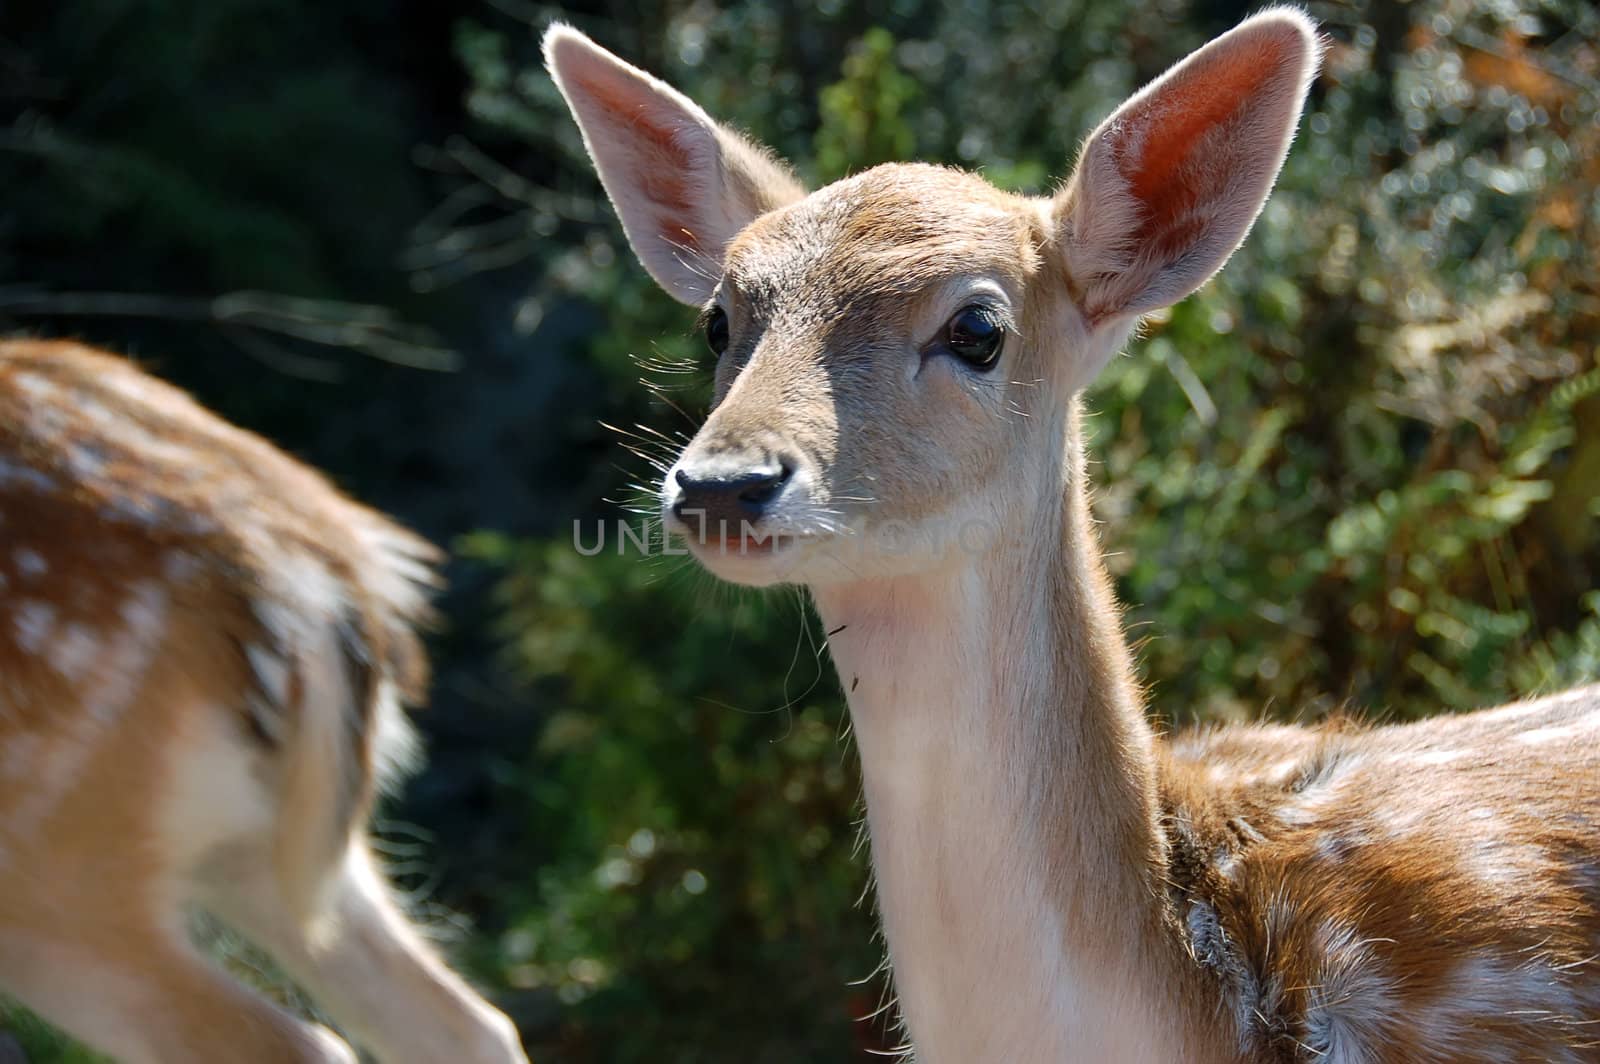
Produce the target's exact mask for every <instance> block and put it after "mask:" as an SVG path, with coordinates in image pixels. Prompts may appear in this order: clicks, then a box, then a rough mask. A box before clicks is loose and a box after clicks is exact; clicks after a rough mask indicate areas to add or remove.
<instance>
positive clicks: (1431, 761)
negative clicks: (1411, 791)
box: [1415, 750, 1467, 766]
mask: <svg viewBox="0 0 1600 1064" xmlns="http://www.w3.org/2000/svg"><path fill="white" fill-rule="evenodd" d="M1466 756H1467V754H1466V751H1465V750H1428V751H1426V752H1425V753H1421V754H1418V755H1417V756H1416V758H1415V761H1416V763H1417V764H1419V765H1428V766H1434V765H1448V764H1450V762H1452V761H1459V760H1461V759H1462V758H1463V757H1466Z"/></svg>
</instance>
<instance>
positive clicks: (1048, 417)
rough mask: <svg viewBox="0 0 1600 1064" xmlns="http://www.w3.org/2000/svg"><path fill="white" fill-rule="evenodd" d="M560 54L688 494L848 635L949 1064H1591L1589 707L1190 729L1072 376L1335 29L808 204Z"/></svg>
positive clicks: (872, 777)
mask: <svg viewBox="0 0 1600 1064" xmlns="http://www.w3.org/2000/svg"><path fill="white" fill-rule="evenodd" d="M544 47H545V55H546V60H547V63H548V65H549V67H550V70H551V72H552V73H553V75H554V77H555V81H556V83H557V85H558V86H559V87H560V89H561V91H562V93H563V94H564V95H565V98H566V100H567V103H568V104H569V106H570V107H571V109H572V112H573V114H574V116H575V117H576V119H577V122H578V125H579V127H580V129H581V132H582V134H583V137H584V141H585V143H586V145H587V147H588V150H589V153H590V155H591V157H592V158H593V161H594V163H595V165H596V168H597V169H598V171H599V175H600V179H601V182H602V183H603V184H604V186H605V189H606V191H607V192H608V194H609V195H610V198H611V200H612V202H613V203H614V205H615V207H616V209H617V212H618V214H619V215H620V216H621V219H622V224H623V228H624V230H625V232H626V235H627V237H628V240H629V242H630V244H631V245H632V247H633V249H634V251H635V253H636V254H637V255H638V257H639V259H640V261H641V262H642V264H643V265H644V267H645V268H646V270H648V271H649V272H650V274H651V275H652V276H653V277H654V278H655V279H656V280H657V281H658V282H659V283H660V284H661V285H662V286H663V287H664V288H665V289H666V290H667V292H668V293H670V294H671V295H673V296H675V297H676V298H678V299H679V300H681V301H683V302H685V303H689V304H691V305H694V306H698V307H700V308H701V309H702V313H703V315H704V318H703V321H704V328H705V333H706V337H707V340H708V342H709V344H710V346H711V348H712V350H713V351H714V352H715V353H716V355H717V366H716V374H715V393H714V400H715V401H714V405H713V408H712V411H711V414H710V416H709V418H708V420H707V421H706V423H705V424H704V426H703V427H702V428H701V429H700V431H699V432H698V434H697V435H696V436H695V437H694V439H693V440H692V441H691V442H690V443H689V444H688V446H687V447H686V448H685V449H684V450H683V452H682V454H681V456H680V457H679V458H678V459H677V461H676V463H675V464H674V465H673V467H672V468H671V470H670V472H669V473H668V475H667V476H666V478H665V482H664V483H663V485H662V488H661V498H660V505H661V509H662V513H663V517H664V519H665V521H666V522H667V524H668V525H669V527H672V528H674V529H676V531H678V532H679V533H681V534H682V535H683V536H684V537H685V538H686V539H687V541H688V545H689V548H690V550H691V552H692V553H693V554H694V555H695V556H696V558H697V559H698V560H699V561H700V562H701V563H703V564H704V566H705V567H706V568H707V569H709V570H710V571H711V572H713V573H714V574H716V575H718V576H720V577H723V578H725V579H728V580H730V581H734V582H737V583H741V584H749V585H768V584H773V583H778V582H792V583H798V584H802V585H804V586H806V587H807V588H808V589H809V591H810V593H811V595H812V597H813V600H814V603H815V606H816V609H817V611H818V612H819V614H820V616H821V620H822V622H823V623H824V625H825V627H826V629H827V631H828V633H829V638H828V646H829V649H830V652H831V655H832V658H833V661H834V665H835V667H836V669H837V671H838V674H839V677H840V679H841V681H842V683H843V686H844V688H845V690H846V692H847V697H848V702H849V709H850V717H851V721H852V725H853V729H854V734H855V737H856V742H857V744H858V746H859V751H860V757H861V766H862V774H863V778H864V784H865V796H866V808H867V825H868V831H869V835H870V839H871V853H872V863H873V867H874V871H875V875H876V882H877V891H878V899H879V908H880V912H881V917H882V922H883V926H884V930H885V933H886V938H887V942H888V947H889V955H890V960H891V962H892V969H893V978H894V983H895V989H896V991H897V993H898V997H899V1006H900V1009H901V1013H902V1016H903V1019H904V1022H905V1025H906V1029H907V1031H908V1032H909V1036H910V1042H911V1044H912V1047H913V1049H912V1051H913V1052H914V1053H915V1056H916V1059H917V1060H918V1061H919V1062H920V1064H975V1062H1007V1064H1023V1062H1052V1064H1053V1062H1059V1061H1068V1060H1072V1061H1091V1062H1103V1061H1116V1062H1124V1061H1153V1062H1172V1061H1183V1062H1212V1061H1262V1062H1265V1061H1307V1062H1309V1061H1321V1062H1324V1064H1335V1062H1337V1064H1354V1062H1358V1061H1513V1060H1515V1061H1535V1060H1538V1061H1577V1060H1596V1059H1600V967H1597V965H1600V961H1597V955H1600V688H1594V687H1590V688H1586V689H1583V690H1576V691H1571V692H1568V693H1566V694H1562V695H1557V696H1553V697H1548V698H1543V699H1540V700H1536V701H1530V702H1525V703H1521V704H1517V705H1512V706H1507V707H1503V708H1499V709H1494V710H1488V711H1484V712H1479V713H1475V714H1470V715H1463V716H1453V717H1443V718H1438V719H1433V720H1429V721H1426V722H1422V723H1415V724H1408V725H1404V726H1394V727H1373V728H1357V727H1331V726H1324V727H1305V728H1291V727H1269V726H1256V727H1235V728H1228V729H1222V730H1216V731H1203V732H1198V733H1193V734H1186V735H1178V736H1176V737H1173V738H1170V739H1169V738H1165V737H1162V736H1159V735H1157V734H1156V732H1155V731H1154V729H1153V728H1152V726H1151V724H1150V723H1149V722H1148V721H1147V719H1146V716H1145V713H1144V706H1143V698H1142V694H1141V689H1140V686H1139V683H1138V681H1137V680H1136V678H1135V675H1134V669H1133V667H1132V665H1131V663H1130V655H1129V651H1128V648H1127V645H1126V641H1125V638H1124V635H1123V632H1122V629H1121V624H1120V620H1119V616H1118V609H1117V606H1116V603H1115V602H1114V600H1113V595H1112V592H1111V589H1110V585H1109V581H1108V579H1107V575H1106V572H1105V569H1104V568H1103V566H1102V564H1101V560H1100V557H1099V553H1098V549H1097V546H1096V539H1095V530H1094V522H1093V521H1092V519H1091V516H1090V504H1089V492H1088V483H1087V478H1086V474H1085V460H1084V443H1083V436H1082V431H1081V429H1080V424H1079V422H1080V415H1079V408H1080V398H1079V397H1080V394H1081V393H1082V392H1083V390H1084V389H1085V387H1086V386H1087V385H1088V384H1089V383H1090V381H1091V380H1092V379H1093V378H1094V376H1095V375H1096V373H1097V372H1098V371H1099V370H1100V369H1101V368H1102V367H1103V366H1104V365H1105V363H1106V362H1107V361H1108V360H1109V359H1110V358H1111V357H1112V356H1113V354H1114V353H1115V352H1116V351H1118V350H1119V349H1120V348H1121V347H1122V345H1123V343H1124V342H1125V341H1126V340H1127V338H1128V337H1129V335H1130V333H1131V332H1132V330H1133V329H1134V327H1135V325H1136V323H1137V322H1138V320H1139V319H1140V317H1141V315H1144V314H1147V313H1149V312H1151V311H1154V310H1157V309H1159V308H1162V307H1165V306H1168V305H1170V304H1172V303H1174V302H1175V301H1177V300H1179V299H1181V298H1183V297H1184V296H1186V295H1187V294H1189V293H1190V292H1192V291H1194V290H1195V289H1196V288H1198V287H1199V286H1200V285H1201V284H1203V283H1204V282H1205V281H1206V280H1207V279H1208V278H1209V277H1210V276H1211V275H1212V274H1213V273H1215V272H1216V271H1217V270H1218V269H1219V268H1220V267H1221V266H1222V264H1223V263H1224V261H1225V260H1226V259H1227V258H1228V257H1229V256H1230V255H1231V254H1232V253H1233V251H1234V250H1235V249H1236V248H1237V247H1238V245H1239V244H1240V243H1241V242H1242V240H1243V239H1244V237H1245V234H1246V232H1247V231H1248V230H1249V228H1250V226H1251V225H1252V223H1253V221H1254V219H1255V217H1256V214H1257V212H1258V211H1259V210H1260V208H1261V206H1262V204H1263V202H1264V201H1265V199H1266V197H1267V194H1268V192H1269V190H1270V187H1271V185H1272V183H1273V182H1274V180H1275V179H1276V175H1277V173H1278V170H1279V167H1280V166H1281V164H1282V162H1283V159H1284V157H1285V155H1286V154H1287V151H1288V147H1289V143H1290V141H1291V139H1292V136H1293V132H1294V129H1295V126H1296V124H1297V121H1298V119H1299V115H1300V111H1301V107H1302V103H1303V100H1304V97H1305V95H1306V92H1307V89H1308V86H1309V84H1310V82H1311V80H1312V78H1313V76H1314V74H1315V71H1316V68H1317V65H1318V62H1319V56H1320V51H1321V45H1320V42H1319V39H1318V35H1317V33H1316V31H1315V29H1314V27H1313V25H1312V24H1311V23H1310V21H1309V20H1308V19H1306V18H1305V17H1304V16H1303V15H1301V14H1300V13H1299V12H1297V11H1294V10H1289V9H1283V8H1278V9H1272V10H1268V11H1266V12H1264V13H1262V14H1260V15H1257V16H1256V17H1253V18H1251V19H1249V20H1247V21H1245V22H1244V23H1242V24H1241V25H1239V26H1238V27H1237V28H1235V29H1234V30H1232V31H1231V32H1229V33H1227V34H1226V35H1224V36H1222V37H1220V38H1219V39H1217V40H1215V41H1213V42H1212V43H1211V44H1209V45H1207V46H1206V47H1204V48H1202V49H1200V50H1199V51H1197V52H1195V53H1194V54H1193V55H1191V56H1189V57H1188V58H1187V59H1185V60H1184V61H1183V62H1181V63H1179V64H1178V65H1177V66H1175V67H1174V68H1172V69H1171V70H1170V71H1169V72H1167V73H1166V74H1165V75H1163V76H1162V77H1161V78H1160V79H1158V80H1157V81H1155V82H1154V83H1152V84H1151V85H1149V86H1148V87H1147V88H1145V89H1144V90H1142V91H1141V92H1139V93H1138V94H1137V95H1135V96H1134V97H1132V98H1131V99H1130V100H1129V101H1127V102H1126V103H1125V104H1123V106H1122V107H1121V108H1120V109H1118V110H1117V111H1116V112H1115V113H1113V114H1112V115H1111V116H1110V117H1109V118H1108V119H1106V120H1105V122H1104V123H1103V124H1102V125H1101V126H1100V127H1099V128H1098V129H1097V130H1096V131H1095V132H1094V133H1093V134H1092V135H1091V136H1090V137H1089V138H1088V140H1087V141H1086V142H1085V144H1084V146H1083V148H1082V150H1081V153H1080V156H1079V160H1078V164H1077V168H1076V170H1075V172H1074V174H1073V175H1072V177H1071V178H1070V179H1069V180H1068V181H1067V183H1066V184H1065V185H1064V186H1063V187H1062V188H1061V190H1060V191H1059V192H1057V193H1056V194H1054V195H1052V196H1049V197H1047V198H1024V197H1020V196H1016V195H1011V194H1007V193H1004V192H1001V191H999V190H997V189H995V188H994V187H992V186H990V185H989V184H987V183H986V182H984V181H983V180H981V179H980V178H979V177H977V176H975V175H972V174H969V173H963V172H959V171H956V170H952V169H946V168H942V167H935V166H925V165H897V164H892V165H886V166H879V167H875V168H873V169H870V170H867V171H865V172H864V173H860V174H857V175H855V176H853V177H849V178H847V179H844V180H841V181H838V182H836V183H834V184H831V185H828V186H827V187H825V188H822V189H820V190H818V191H815V192H810V193H807V192H806V191H805V190H804V189H803V188H802V187H801V186H800V184H799V183H798V182H797V181H796V179H795V178H794V177H793V176H792V175H791V174H790V172H789V171H788V170H787V169H786V168H785V167H784V166H783V165H782V164H780V163H779V162H777V161H776V160H775V159H774V158H773V157H772V156H771V155H769V154H768V153H766V152H764V151H762V150H761V149H759V148H757V147H755V146H753V145H752V144H751V143H750V142H748V141H746V140H745V139H743V138H742V137H740V136H739V135H737V134H735V133H732V132H730V131H729V130H727V129H725V128H723V127H722V126H719V125H718V124H717V123H715V122H714V121H713V120H712V119H711V118H709V117H708V116H707V115H706V113H705V112H704V111H702V110H701V109H700V108H699V107H698V106H696V105H695V104H694V103H692V102H691V101H690V100H688V99H686V98H685V97H684V96H682V95H681V94H679V93H678V92H676V91H674V90H673V89H671V88H670V87H668V86H667V85H665V84H663V83H662V82H660V81H658V80H657V79H655V78H653V77H651V76H650V75H648V74H646V73H644V72H642V71H640V70H638V69H636V68H634V67H632V66H630V65H628V64H626V63H624V62H623V61H621V60H619V59H617V58H616V57H614V56H613V55H611V54H610V53H608V52H606V51H604V50H602V49H601V48H599V47H598V46H596V45H595V44H593V43H592V42H591V41H589V40H588V39H587V38H586V37H584V36H582V35H581V34H579V33H578V32H576V31H574V30H572V29H570V28H567V27H564V26H559V25H558V26H555V27H552V28H551V29H550V30H549V31H548V33H547V35H546V37H545V39H544ZM890 526H893V528H894V529H895V530H896V533H895V534H894V535H892V536H884V535H875V534H874V530H875V529H876V530H879V531H881V530H883V529H885V528H887V527H890ZM972 529H976V530H979V533H981V534H975V535H970V536H963V534H962V530H972Z"/></svg>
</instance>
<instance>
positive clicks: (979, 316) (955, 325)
mask: <svg viewBox="0 0 1600 1064" xmlns="http://www.w3.org/2000/svg"><path fill="white" fill-rule="evenodd" d="M1005 339H1006V327H1005V325H1003V324H1002V323H1001V320H1000V316H999V315H998V314H996V313H995V312H994V311H993V310H992V309H990V308H989V307H985V306H982V305H979V304H974V305H973V306H970V307H962V308H961V309H960V310H958V311H956V314H955V317H953V318H951V319H950V320H949V322H947V323H946V324H945V327H944V343H945V346H946V347H948V348H949V349H950V353H951V354H953V355H955V356H956V357H957V358H959V359H961V361H963V362H965V363H967V365H969V366H972V367H973V368H975V369H988V368H989V367H991V366H993V365H994V364H995V362H997V361H998V360H999V358H1000V348H1001V346H1002V345H1003V344H1004V343H1005Z"/></svg>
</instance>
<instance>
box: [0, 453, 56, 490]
mask: <svg viewBox="0 0 1600 1064" xmlns="http://www.w3.org/2000/svg"><path fill="white" fill-rule="evenodd" d="M17 486H20V487H27V488H32V489H33V490H34V491H37V492H40V493H43V492H48V491H54V490H55V488H56V482H55V479H54V478H53V477H51V476H49V475H48V474H45V473H41V472H40V471H39V470H37V469H32V468H29V467H28V466H25V465H22V464H21V463H18V462H11V461H7V460H6V459H4V458H0V488H9V487H17Z"/></svg>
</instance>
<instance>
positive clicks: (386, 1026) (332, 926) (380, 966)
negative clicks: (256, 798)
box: [204, 840, 527, 1064]
mask: <svg viewBox="0 0 1600 1064" xmlns="http://www.w3.org/2000/svg"><path fill="white" fill-rule="evenodd" d="M272 883H273V880H272V877H271V876H270V875H267V874H246V869H245V868H239V869H236V870H234V873H233V874H231V875H228V876H226V877H221V878H217V879H215V880H214V881H213V882H212V883H210V884H209V885H208V889H207V893H206V894H205V896H204V897H205V903H206V904H207V906H208V907H210V908H211V909H212V910H213V911H214V912H215V913H216V915H217V916H219V917H221V918H222V919H223V920H225V921H227V922H228V923H230V924H232V925H233V926H234V927H235V928H236V929H237V930H239V931H240V932H242V933H243V934H244V935H245V936H246V937H248V938H251V939H252V940H254V941H255V942H256V944H257V945H259V946H261V947H262V948H263V949H265V950H267V952H269V953H270V954H272V956H273V959H275V960H276V961H277V962H278V963H279V964H280V965H282V966H283V968H284V969H285V970H286V971H287V972H288V973H289V974H290V975H291V976H293V977H294V978H295V979H296V980H298V981H299V982H300V983H301V984H302V985H303V986H304V987H305V988H306V990H307V991H309V992H310V993H311V995H312V996H313V997H314V998H315V999H316V1000H317V1003H318V1004H319V1005H321V1006H322V1007H323V1008H324V1009H325V1010H327V1012H328V1014H329V1015H330V1016H331V1017H333V1019H334V1021H335V1022H336V1023H337V1024H339V1026H340V1027H341V1028H343V1029H345V1030H347V1031H348V1032H349V1033H350V1035H351V1036H352V1037H354V1038H355V1039H356V1040H357V1041H358V1042H360V1043H361V1044H362V1045H363V1046H364V1047H366V1048H368V1049H370V1050H372V1051H373V1052H374V1053H375V1054H376V1056H377V1058H378V1059H379V1060H380V1061H382V1062H383V1064H437V1062H439V1061H451V1062H458V1064H527V1057H526V1056H525V1055H524V1054H523V1051H522V1047H521V1043H520V1042H519V1040H518V1037H517V1033H516V1029H515V1028H514V1027H513V1026H512V1024H511V1021H510V1020H508V1019H507V1018H506V1017H505V1016H504V1015H503V1014H502V1013H500V1012H499V1011H497V1010H496V1009H494V1008H493V1007H492V1006H490V1005H489V1004H488V1002H486V1001H484V1000H483V999H482V998H481V997H479V996H478V995H477V994H476V993H475V992H474V991H473V990H472V989H471V988H470V987H468V986H467V984H466V983H465V982H463V981H462V979H461V978H460V977H459V976H457V975H456V974H455V973H454V972H452V971H450V970H449V969H448V968H447V967H445V966H444V964H442V963H441V962H440V961H439V959H438V958H437V957H436V956H435V955H434V953H433V951H432V950H431V949H429V948H428V946H427V945H426V944H424V942H423V941H422V939H421V937H420V936H419V935H418V933H417V931H416V929H415V928H414V927H413V926H412V925H411V922H410V921H409V920H408V919H407V918H406V916H405V915H404V914H403V913H402V912H401V911H400V908H399V906H398V905H396V903H395V902H394V901H393V899H392V898H391V896H390V893H389V888H388V886H387V885H386V884H385V883H384V882H383V880H382V878H381V877H380V876H379V874H378V872H377V870H376V869H375V868H374V867H373V863H372V858H371V855H370V854H369V852H368V850H367V847H366V843H365V842H364V841H360V840H357V841H353V842H352V844H351V846H350V849H349V851H348V852H347V854H346V855H345V859H344V863H343V866H342V867H341V869H340V872H339V874H338V877H337V879H336V880H335V882H334V884H333V885H332V888H331V890H330V894H329V900H328V910H329V911H328V914H327V918H326V920H325V921H323V922H322V923H321V924H319V926H317V927H315V928H314V929H313V928H306V927H303V926H301V925H300V923H299V922H298V921H297V920H295V919H294V917H293V916H292V914H291V913H290V912H289V911H288V910H287V908H286V907H285V906H284V905H283V903H282V899H281V898H280V897H279V896H278V895H277V893H276V892H275V890H274V889H273V887H272ZM324 925H325V926H324Z"/></svg>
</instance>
